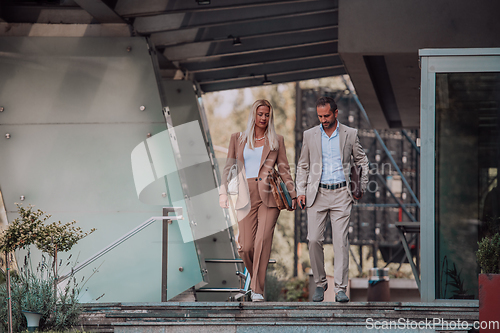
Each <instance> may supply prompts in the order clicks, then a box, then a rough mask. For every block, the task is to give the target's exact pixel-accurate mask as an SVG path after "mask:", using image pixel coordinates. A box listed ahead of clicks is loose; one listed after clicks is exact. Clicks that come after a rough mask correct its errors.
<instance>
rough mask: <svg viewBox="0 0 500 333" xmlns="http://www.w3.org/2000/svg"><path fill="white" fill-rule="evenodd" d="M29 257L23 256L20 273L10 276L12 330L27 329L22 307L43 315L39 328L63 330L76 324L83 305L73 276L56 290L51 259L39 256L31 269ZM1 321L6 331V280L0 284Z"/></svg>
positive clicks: (41, 329) (42, 329)
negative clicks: (37, 261)
mask: <svg viewBox="0 0 500 333" xmlns="http://www.w3.org/2000/svg"><path fill="white" fill-rule="evenodd" d="M42 258H44V257H42ZM29 260H30V259H28V258H27V259H26V260H25V264H24V266H23V267H22V268H21V269H20V270H19V274H16V275H14V276H12V279H11V280H12V282H11V298H12V319H13V320H12V321H13V323H12V328H13V331H14V332H21V331H24V330H26V329H27V323H26V319H25V317H24V315H23V314H22V310H24V311H30V312H37V313H40V314H41V315H42V317H41V319H40V326H39V330H40V331H46V330H56V331H62V330H68V329H71V328H73V327H76V326H78V324H79V316H80V314H81V313H82V312H83V309H82V307H81V305H80V303H79V302H78V294H79V292H80V288H79V286H78V283H77V282H76V280H75V278H74V277H72V278H70V279H68V284H67V285H66V286H65V287H64V288H58V289H57V294H55V293H54V284H53V281H54V276H53V274H52V270H51V269H50V267H51V266H52V265H51V262H49V263H48V264H47V263H45V260H44V259H42V262H41V263H39V264H38V266H37V268H36V271H35V272H34V271H32V270H31V269H30V268H29V267H31V265H28V263H29ZM0 323H1V326H2V328H3V329H4V331H7V329H8V325H7V288H6V284H2V285H0Z"/></svg>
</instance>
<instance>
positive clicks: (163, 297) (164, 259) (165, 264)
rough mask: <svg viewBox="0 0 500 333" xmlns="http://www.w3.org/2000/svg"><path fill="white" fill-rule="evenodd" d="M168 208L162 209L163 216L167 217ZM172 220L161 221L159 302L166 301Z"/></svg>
mask: <svg viewBox="0 0 500 333" xmlns="http://www.w3.org/2000/svg"><path fill="white" fill-rule="evenodd" d="M168 212H169V210H168V208H163V216H168ZM169 224H172V220H163V236H162V237H163V240H162V249H163V251H162V265H161V266H162V270H161V271H162V275H161V301H162V302H166V301H167V273H168V225H169Z"/></svg>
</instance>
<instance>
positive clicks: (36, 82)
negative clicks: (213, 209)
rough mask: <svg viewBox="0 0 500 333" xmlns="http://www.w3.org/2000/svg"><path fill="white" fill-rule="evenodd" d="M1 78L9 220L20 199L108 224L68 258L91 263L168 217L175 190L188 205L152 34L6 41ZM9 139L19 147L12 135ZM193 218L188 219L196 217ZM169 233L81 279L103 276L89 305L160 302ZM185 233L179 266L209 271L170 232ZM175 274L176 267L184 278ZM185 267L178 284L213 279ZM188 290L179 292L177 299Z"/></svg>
mask: <svg viewBox="0 0 500 333" xmlns="http://www.w3.org/2000/svg"><path fill="white" fill-rule="evenodd" d="M0 73H1V75H0V101H1V105H2V106H3V107H4V108H5V110H4V111H3V112H1V113H0V132H1V133H2V140H0V152H1V158H0V187H1V189H2V195H3V198H4V202H5V207H6V210H7V213H8V218H9V220H13V219H14V218H15V217H16V216H17V214H16V206H15V203H16V202H19V200H20V197H21V196H23V197H25V201H24V202H23V203H24V205H25V206H26V205H28V204H34V205H35V206H36V208H39V209H41V210H44V211H46V212H47V213H50V214H52V218H51V220H50V221H58V220H60V221H62V222H69V221H71V220H77V221H78V226H80V227H81V228H82V229H83V230H89V229H91V228H93V227H95V228H97V230H96V232H95V233H93V234H92V235H90V236H89V237H86V238H84V239H83V240H82V241H81V242H79V243H78V244H77V246H75V247H74V248H73V249H72V251H71V252H70V253H67V254H61V255H60V258H61V259H63V260H64V258H65V256H66V257H67V256H69V255H70V254H73V256H72V258H73V260H76V259H75V258H78V259H77V260H78V261H79V262H80V263H81V262H82V261H84V260H86V259H87V258H89V257H91V256H93V255H94V254H95V253H97V252H98V251H100V250H102V249H103V248H105V247H106V246H108V245H109V244H110V243H112V242H114V241H115V240H117V239H118V238H120V237H122V236H123V235H124V234H126V233H127V232H129V231H130V230H132V229H133V228H135V227H137V226H138V225H139V224H141V223H142V222H144V221H146V220H147V219H149V218H150V217H152V216H160V215H161V214H162V207H163V205H167V206H168V205H169V203H170V202H168V201H167V199H165V198H164V197H163V196H162V193H163V192H165V191H166V184H167V183H168V191H169V194H170V195H171V197H173V198H178V201H179V202H181V203H182V206H183V208H185V200H184V196H183V190H182V187H181V185H180V181H179V177H178V176H177V174H176V172H170V170H176V167H175V163H170V164H168V165H167V164H166V163H169V162H168V160H167V162H165V161H166V160H164V159H162V158H165V156H167V155H166V154H168V151H167V153H165V150H167V149H171V146H170V144H169V141H167V139H165V140H164V142H165V144H164V145H163V150H161V151H160V150H158V149H156V148H157V143H155V142H153V141H154V140H153V138H155V137H156V134H159V133H163V131H165V129H166V125H165V118H164V116H163V113H162V105H161V101H160V96H159V91H158V85H157V81H156V76H155V73H154V70H153V66H152V61H151V57H150V55H149V52H148V48H147V43H146V41H145V39H144V38H139V37H134V38H90V37H89V38H64V37H61V38H58V37H51V38H46V37H20V38H17V37H0ZM191 93H192V90H191ZM192 98H193V99H194V98H195V97H194V96H193V97H192ZM141 106H144V107H145V108H141ZM6 133H9V134H10V135H11V136H10V139H6V138H5V137H3V136H4V135H5V134H6ZM148 133H150V134H151V135H152V138H151V139H147V137H148ZM158 138H160V139H161V135H160V136H159V137H158ZM144 140H146V141H144ZM138 145H139V148H137V150H134V148H136V147H137V146H138ZM147 149H149V151H148V150H147ZM157 151H159V152H158V153H157ZM132 152H134V153H132ZM131 154H132V157H133V160H132V162H131ZM158 154H163V155H162V156H160V155H158ZM149 158H151V159H152V161H153V162H154V167H155V168H156V169H152V167H151V163H150V160H149ZM170 167H171V168H170ZM165 173H168V174H167V176H166V178H167V181H165V179H164V178H163V177H162V175H163V174H165ZM134 176H135V178H136V181H137V183H138V187H137V188H136V186H135V185H136V183H135V182H134ZM155 177H156V178H160V182H158V184H156V180H155V179H156V178H155ZM152 181H155V183H154V184H153V185H151V186H153V187H155V188H154V189H152V190H151V191H150V189H149V188H148V186H149V185H148V184H150V183H151V182H152ZM142 192H144V193H145V195H149V194H150V193H154V194H155V196H154V200H155V201H154V202H152V203H150V202H148V203H147V204H146V203H144V202H141V201H140V200H139V199H138V196H137V195H138V193H142ZM146 201H147V200H146ZM172 204H173V205H176V202H172ZM179 205H180V204H179ZM183 213H184V215H185V216H188V214H187V211H186V209H184V211H183ZM180 224H182V225H184V226H185V229H187V230H189V219H186V220H183V221H180V222H178V223H176V224H175V225H172V226H173V227H171V228H170V229H173V230H174V229H176V228H177V230H178V229H179V225H180ZM161 235H162V229H161V222H159V221H157V222H155V223H154V224H152V225H151V226H149V227H148V228H147V229H145V230H143V231H141V232H140V233H138V234H137V235H135V236H134V237H132V238H130V239H129V240H127V241H126V242H125V243H124V244H122V245H120V247H119V248H116V249H114V250H112V251H110V252H109V253H107V254H106V255H105V256H103V257H101V258H100V259H99V260H97V261H95V262H94V263H93V264H92V265H89V266H87V267H86V268H85V269H84V270H82V271H80V272H79V273H78V276H77V278H78V279H81V278H82V277H85V278H88V277H90V276H91V275H93V276H92V278H90V279H89V281H88V283H87V284H86V285H85V293H84V295H83V296H82V301H84V302H90V301H96V300H97V301H99V302H158V301H160V300H161V283H162V271H161V267H162V252H161V251H162V243H161V241H162V238H161ZM176 235H177V237H178V239H179V240H180V242H181V243H180V244H174V241H172V242H173V245H172V246H171V250H170V251H169V253H171V254H172V255H174V254H175V255H176V258H175V259H172V264H176V262H175V260H178V261H179V262H181V263H182V264H183V265H184V267H185V268H186V267H188V265H187V264H189V265H191V266H193V267H194V266H195V265H198V261H197V259H196V249H195V246H194V243H193V242H188V243H184V242H182V239H181V238H180V236H178V235H179V232H177V233H176V231H175V230H174V231H172V232H171V236H172V237H174V236H176ZM21 259H22V258H21ZM176 266H177V267H175V268H172V269H176V270H177V272H179V266H178V265H177V264H176ZM191 266H189V267H191ZM97 268H98V269H97ZM67 269H69V268H67ZM94 269H96V270H97V271H96V272H95V274H94ZM186 271H189V272H190V273H189V274H190V275H189V278H188V279H186V277H185V274H184V276H183V275H179V276H177V275H176V274H174V273H172V274H171V275H169V281H168V282H169V285H170V283H175V281H173V279H177V278H182V282H186V281H187V282H186V283H187V284H189V286H192V285H194V284H196V283H199V282H201V281H202V276H201V272H200V269H199V267H198V270H197V271H196V270H195V269H194V268H191V269H190V268H186V270H184V272H186ZM61 274H64V271H61ZM169 274H170V272H169ZM233 275H234V273H233ZM189 286H187V287H189ZM187 287H186V286H185V285H183V284H181V283H178V284H177V285H176V286H171V288H170V289H169V290H168V292H169V295H170V296H172V295H173V293H175V292H181V291H183V290H185V289H186V288H187ZM182 288H184V289H182ZM179 289H182V290H179ZM101 295H104V296H102V297H101Z"/></svg>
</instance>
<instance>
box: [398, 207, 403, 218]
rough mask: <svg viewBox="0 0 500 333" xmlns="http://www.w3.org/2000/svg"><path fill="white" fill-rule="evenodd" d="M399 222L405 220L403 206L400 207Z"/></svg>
mask: <svg viewBox="0 0 500 333" xmlns="http://www.w3.org/2000/svg"><path fill="white" fill-rule="evenodd" d="M398 222H403V208H401V207H399V215H398Z"/></svg>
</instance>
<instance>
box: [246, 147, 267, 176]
mask: <svg viewBox="0 0 500 333" xmlns="http://www.w3.org/2000/svg"><path fill="white" fill-rule="evenodd" d="M263 150H264V146H262V147H258V148H254V149H253V150H252V149H250V148H248V144H245V149H244V150H243V158H244V159H245V172H246V175H247V178H255V177H258V176H259V168H260V160H261V158H262V151H263Z"/></svg>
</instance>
